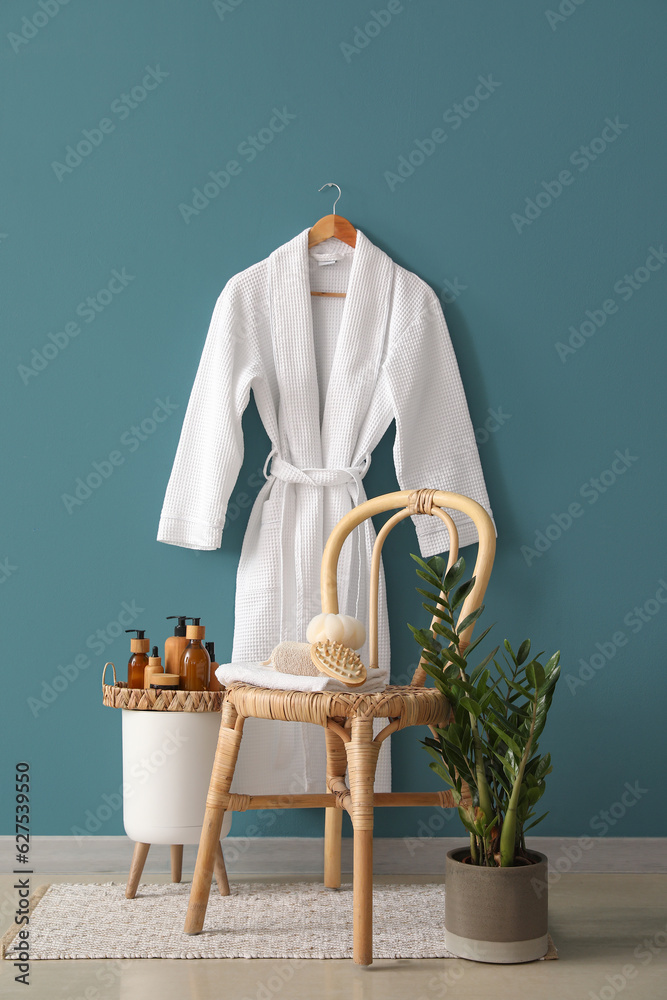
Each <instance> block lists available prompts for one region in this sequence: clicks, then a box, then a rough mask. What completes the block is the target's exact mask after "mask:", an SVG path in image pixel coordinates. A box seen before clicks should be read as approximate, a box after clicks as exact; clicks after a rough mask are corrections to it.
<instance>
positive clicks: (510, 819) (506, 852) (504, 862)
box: [500, 689, 537, 868]
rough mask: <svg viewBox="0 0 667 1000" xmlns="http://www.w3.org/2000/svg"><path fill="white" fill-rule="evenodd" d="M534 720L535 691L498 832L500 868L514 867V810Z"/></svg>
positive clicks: (530, 742) (526, 759)
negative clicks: (526, 736) (531, 710)
mask: <svg viewBox="0 0 667 1000" xmlns="http://www.w3.org/2000/svg"><path fill="white" fill-rule="evenodd" d="M536 718H537V689H535V701H534V702H533V717H532V719H531V720H530V733H529V735H528V741H527V742H526V748H525V750H524V751H523V756H522V757H521V763H520V764H519V770H518V773H517V776H516V778H515V779H514V784H513V785H512V794H511V795H510V800H509V803H508V805H507V812H506V813H505V821H504V823H503V828H502V830H501V832H500V865H501V867H502V868H513V867H514V849H515V847H516V810H517V806H518V804H519V796H520V795H521V785H522V783H523V772H524V771H525V769H526V764H527V763H528V758H529V756H530V748H531V746H532V743H533V733H534V732H535V720H536Z"/></svg>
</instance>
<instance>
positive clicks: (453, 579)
mask: <svg viewBox="0 0 667 1000" xmlns="http://www.w3.org/2000/svg"><path fill="white" fill-rule="evenodd" d="M465 571H466V561H465V559H464V558H463V556H459V558H458V559H457V560H456V562H455V563H454V565H453V566H451V568H450V569H449V571H448V573H447V575H446V576H445V579H444V580H443V587H442V589H443V590H444V591H445V593H447V592H448V591H450V590H451V589H452V587H455V586H456V584H457V583H458V582H459V580H460V579H461V578H462V576H463V574H464V573H465Z"/></svg>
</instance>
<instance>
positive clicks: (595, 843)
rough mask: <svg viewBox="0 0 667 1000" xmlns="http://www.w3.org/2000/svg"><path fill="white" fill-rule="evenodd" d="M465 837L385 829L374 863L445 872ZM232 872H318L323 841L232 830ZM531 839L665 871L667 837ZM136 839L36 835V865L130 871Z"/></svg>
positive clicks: (153, 858)
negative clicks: (389, 833) (386, 833)
mask: <svg viewBox="0 0 667 1000" xmlns="http://www.w3.org/2000/svg"><path fill="white" fill-rule="evenodd" d="M463 843H464V838H461V837H433V836H423V837H404V838H398V837H396V838H390V837H379V838H377V839H376V841H375V846H374V866H373V867H374V870H375V871H376V872H377V874H379V875H440V874H442V873H443V872H444V869H445V854H446V853H447V851H449V850H451V849H452V848H453V847H459V846H461V845H462V844H463ZM223 846H224V853H225V858H226V862H227V868H228V870H229V873H230V874H231V875H237V874H246V875H249V874H253V875H272V874H274V875H317V874H321V873H322V857H323V844H322V840H321V838H318V837H254V838H253V837H228V838H227V839H226V840H225V841H224V842H223ZM528 846H529V847H532V848H533V849H534V850H538V851H542V852H543V853H544V854H546V855H547V857H548V858H549V862H550V865H551V867H552V869H554V870H555V871H557V872H561V873H563V874H564V873H566V872H639V873H641V872H644V873H667V838H663V837H614V838H611V837H608V838H601V837H593V838H591V837H579V838H577V837H533V838H529V840H528ZM13 847H14V838H13V837H7V836H5V837H0V871H3V872H10V871H12V870H13V867H14V866H13V860H14V853H15V852H14V851H13V850H12V848H13ZM133 847H134V844H133V842H132V841H131V840H130V839H129V838H128V837H93V836H91V837H79V838H77V837H32V838H31V848H32V850H31V854H30V868H31V869H32V870H33V871H34V872H35V874H49V873H53V874H58V873H70V872H126V871H128V870H129V867H130V860H131V858H132V850H133ZM196 853H197V848H196V846H195V845H186V847H185V851H184V857H183V871H184V873H185V874H188V873H191V872H192V871H193V870H194V865H195V857H196ZM342 867H343V871H345V872H351V871H352V840H351V839H350V838H344V840H343V859H342ZM145 871H146V872H147V873H148V872H151V873H160V872H168V871H169V848H168V847H167V846H165V845H161V844H156V845H154V846H153V847H152V848H151V850H150V852H149V855H148V859H147V861H146V866H145Z"/></svg>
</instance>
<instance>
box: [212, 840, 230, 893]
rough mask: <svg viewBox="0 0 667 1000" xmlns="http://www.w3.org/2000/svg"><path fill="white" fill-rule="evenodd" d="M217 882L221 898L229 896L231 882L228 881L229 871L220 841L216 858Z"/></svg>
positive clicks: (214, 869)
mask: <svg viewBox="0 0 667 1000" xmlns="http://www.w3.org/2000/svg"><path fill="white" fill-rule="evenodd" d="M213 871H214V872H215V881H216V882H217V883H218V892H219V893H220V895H221V896H229V881H228V879H227V869H226V868H225V858H224V855H223V853H222V844H221V843H220V841H218V850H217V853H216V856H215V865H214V868H213Z"/></svg>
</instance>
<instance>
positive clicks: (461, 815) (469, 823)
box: [457, 806, 477, 835]
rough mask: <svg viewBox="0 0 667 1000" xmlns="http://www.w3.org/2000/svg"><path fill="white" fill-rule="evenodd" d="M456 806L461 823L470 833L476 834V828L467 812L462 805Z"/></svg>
mask: <svg viewBox="0 0 667 1000" xmlns="http://www.w3.org/2000/svg"><path fill="white" fill-rule="evenodd" d="M457 808H458V814H459V819H460V820H461V822H462V823H463V825H464V827H465V828H466V830H468V831H469V832H470V833H472V834H475V835H476V834H477V830H476V829H475V826H474V824H473V822H472V820H471V819H470V817H469V816H468V813H467V812H466V811H465V809H464V807H463V806H458V807H457Z"/></svg>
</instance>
